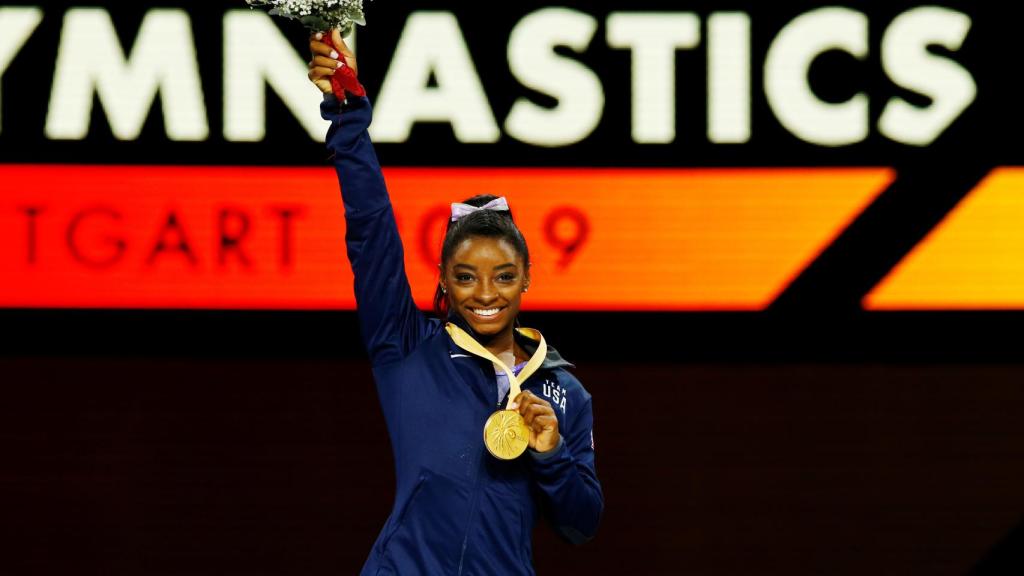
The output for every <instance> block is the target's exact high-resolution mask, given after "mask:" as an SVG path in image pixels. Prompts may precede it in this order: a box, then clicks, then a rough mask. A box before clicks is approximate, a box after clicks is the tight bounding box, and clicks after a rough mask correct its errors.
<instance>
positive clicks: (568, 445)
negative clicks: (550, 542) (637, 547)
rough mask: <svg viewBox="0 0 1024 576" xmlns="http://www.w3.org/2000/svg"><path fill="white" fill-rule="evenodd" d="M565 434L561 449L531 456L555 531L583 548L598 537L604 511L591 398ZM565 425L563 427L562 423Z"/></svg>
mask: <svg viewBox="0 0 1024 576" xmlns="http://www.w3.org/2000/svg"><path fill="white" fill-rule="evenodd" d="M584 396H585V401H584V403H583V405H582V406H581V408H580V411H579V412H578V413H577V414H576V417H575V418H573V419H572V421H571V428H570V429H569V430H561V432H562V437H561V440H560V441H559V443H558V447H557V448H555V449H554V450H552V451H551V452H546V453H537V452H531V453H530V456H531V460H532V467H533V476H534V481H535V484H536V485H537V488H538V489H539V490H540V492H541V493H542V494H543V499H544V502H543V505H544V506H543V507H544V509H545V511H546V515H547V517H548V520H549V521H550V522H551V524H552V526H553V527H554V529H555V530H556V531H557V532H558V533H559V534H560V535H561V536H562V537H563V538H565V539H566V540H568V541H569V542H571V543H573V544H583V543H584V542H587V541H588V540H590V539H591V538H593V537H594V535H595V534H596V533H597V525H598V523H599V522H600V520H601V512H602V510H603V509H604V495H603V494H602V492H601V482H600V481H599V480H598V479H597V472H596V471H595V469H594V441H593V438H594V437H593V424H594V415H593V411H592V410H591V399H590V395H589V394H586V392H584ZM559 424H560V425H561V423H559Z"/></svg>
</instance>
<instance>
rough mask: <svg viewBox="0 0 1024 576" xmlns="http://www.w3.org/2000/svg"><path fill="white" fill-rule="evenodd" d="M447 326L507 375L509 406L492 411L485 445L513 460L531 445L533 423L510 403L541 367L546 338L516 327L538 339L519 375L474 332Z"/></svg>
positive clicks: (466, 347) (498, 455)
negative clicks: (479, 339)
mask: <svg viewBox="0 0 1024 576" xmlns="http://www.w3.org/2000/svg"><path fill="white" fill-rule="evenodd" d="M445 329H446V330H447V331H448V335H449V336H451V337H452V341H453V342H455V344H456V345H458V347H459V348H462V349H463V350H465V351H467V352H469V353H470V354H473V355H475V356H479V357H481V358H486V359H488V360H490V361H491V362H492V363H494V365H495V366H496V367H497V368H499V369H501V370H502V371H504V372H505V374H506V375H507V376H508V383H509V394H508V403H507V404H505V408H506V409H505V410H498V411H497V412H495V413H494V414H491V417H490V418H488V419H487V422H486V423H485V424H484V446H486V447H487V451H488V452H490V453H491V454H493V455H494V457H495V458H498V459H501V460H514V459H516V458H518V457H520V456H522V454H523V452H526V447H527V446H529V445H530V427H529V426H527V425H526V420H524V419H523V417H522V415H520V414H519V412H516V411H515V410H508V407H509V406H511V405H512V402H513V401H515V399H516V397H517V396H519V392H520V391H521V390H522V383H523V382H525V381H526V379H527V378H529V377H530V376H531V375H533V373H534V372H536V371H537V369H538V368H540V365H541V364H542V363H543V362H544V358H546V357H547V353H548V345H547V343H546V342H544V337H543V336H541V334H540V332H537V331H536V330H531V329H529V328H516V331H517V332H519V333H520V334H522V335H523V336H525V337H527V338H529V339H531V340H534V341H536V342H537V350H536V351H535V352H534V353H533V357H532V358H530V361H529V362H527V363H526V366H524V367H523V369H522V371H521V372H519V375H518V376H517V375H516V374H515V372H513V371H512V369H511V368H509V367H508V366H506V365H505V363H504V362H502V361H501V360H500V359H498V357H497V356H495V355H494V354H491V353H490V352H489V351H488V350H487V349H486V348H484V347H483V345H482V344H480V343H479V342H477V341H476V340H474V339H473V337H472V336H470V335H469V334H466V332H465V331H463V330H462V329H461V328H459V327H458V326H456V325H454V324H452V323H450V322H449V323H448V325H447V326H445Z"/></svg>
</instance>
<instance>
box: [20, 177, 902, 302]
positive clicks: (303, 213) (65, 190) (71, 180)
mask: <svg viewBox="0 0 1024 576" xmlns="http://www.w3.org/2000/svg"><path fill="white" fill-rule="evenodd" d="M386 177H387V180H388V185H389V188H390V192H391V196H392V201H393V203H394V205H395V207H396V213H397V215H398V219H399V227H400V229H401V232H402V236H403V238H404V240H405V246H406V260H407V262H406V263H407V268H408V271H409V275H410V279H411V283H412V286H413V293H414V295H415V297H416V298H417V301H418V302H419V303H420V304H421V305H423V306H428V305H429V301H430V298H431V296H432V294H433V292H432V289H433V286H434V284H435V282H436V270H437V269H436V261H435V259H436V254H437V251H438V246H439V242H440V236H441V232H442V229H443V225H444V220H445V218H446V214H447V210H448V208H447V206H448V204H449V203H450V202H451V201H452V200H459V199H462V198H465V197H468V196H472V195H474V194H477V193H481V192H488V193H492V194H498V195H505V196H508V198H509V201H510V203H511V205H512V207H513V210H514V211H515V214H516V218H517V220H518V221H519V223H520V226H521V227H522V229H523V232H524V234H525V235H526V237H527V239H528V240H529V241H530V246H531V251H532V259H533V265H534V268H533V283H532V285H531V289H530V293H529V295H528V298H527V300H526V301H525V305H526V306H527V307H528V308H532V309H559V310H760V309H763V308H765V307H766V306H767V305H768V304H769V303H770V302H771V301H772V300H773V299H774V298H775V297H776V296H777V295H778V294H779V293H780V292H781V291H782V290H784V289H785V287H786V286H787V285H788V284H789V283H790V282H791V281H792V280H793V278H794V277H795V276H796V275H797V274H799V272H800V271H801V270H802V269H803V268H804V267H806V266H807V265H808V264H809V263H810V262H811V261H812V260H813V259H814V258H815V257H816V256H817V255H818V254H819V253H820V252H821V250H823V249H824V248H825V247H826V246H827V245H828V244H829V243H830V242H831V241H832V240H833V239H834V238H835V236H836V235H838V234H839V233H840V232H841V231H842V230H843V229H845V227H846V226H847V225H848V224H849V222H850V221H851V220H852V219H853V218H854V217H856V215H858V214H859V213H860V212H861V211H862V210H863V209H864V208H865V207H866V206H867V205H868V204H869V203H870V202H871V201H872V200H873V199H874V198H875V197H876V196H877V195H878V193H879V192H880V191H881V190H882V189H884V188H885V187H886V186H887V185H888V183H889V182H890V181H891V179H892V174H891V171H890V170H887V169H721V170H690V169H685V170H684V169H679V170H676V169H666V170H648V169H469V168H452V169H415V168H395V169H389V170H386ZM0 182H3V184H2V186H3V189H2V192H0V263H2V265H3V267H4V269H5V270H8V271H13V272H14V274H13V278H10V280H8V281H7V282H5V283H2V284H0V306H4V307H56V308H61V307H96V308H122V307H128V308H243V309H264V308H266V309H351V308H352V307H353V306H354V301H353V297H352V291H351V285H352V278H351V273H350V272H349V269H348V263H347V261H346V259H345V251H344V229H345V226H344V219H343V211H342V205H341V201H340V199H339V195H338V192H337V181H336V179H335V176H334V174H333V171H332V170H330V169H324V168H227V167H216V168H198V167H100V166H86V167H70V166H16V165H6V166H2V165H0ZM30 207H37V208H38V209H39V210H40V212H39V213H38V215H37V216H35V217H34V219H33V218H30V217H29V215H28V214H27V213H26V212H25V209H27V208H30ZM286 209H287V210H291V211H292V215H291V216H290V217H287V216H284V215H282V212H281V211H282V210H286ZM225 210H226V211H227V212H226V214H227V216H226V217H224V224H223V225H224V227H225V229H226V233H227V234H228V236H232V235H234V236H238V235H240V234H241V231H242V229H243V226H244V222H245V221H246V220H247V222H248V233H247V234H246V235H245V236H244V238H242V240H240V242H239V246H240V248H239V249H237V250H227V251H226V252H224V253H223V254H222V253H221V252H222V250H221V248H220V244H221V238H220V236H221V232H220V230H219V227H220V226H221V224H220V223H219V222H220V218H221V213H222V211H225ZM76 218H77V222H78V224H77V226H76V225H75V222H76ZM32 222H34V223H35V236H34V238H35V240H34V242H35V244H34V248H33V247H32V246H31V245H30V224H31V223H32ZM288 226H290V227H291V234H290V235H289V234H286V233H285V232H286V230H287V228H288ZM161 238H162V239H163V241H164V243H165V244H166V245H168V246H171V247H172V248H173V247H177V246H178V243H179V242H181V241H182V240H183V239H184V240H185V241H187V242H188V245H189V247H190V249H191V256H192V258H194V261H192V260H191V259H190V258H189V256H188V255H186V254H185V253H183V252H182V251H176V250H173V249H171V250H165V251H163V252H157V253H155V254H154V248H155V247H156V246H157V245H158V243H159V242H160V240H161ZM286 238H287V239H288V240H287V241H286ZM289 242H290V244H289ZM33 250H34V252H33ZM30 253H32V254H34V257H35V261H34V263H33V262H29V256H30ZM222 257H223V258H224V261H223V262H221V258H222ZM243 257H244V258H246V259H248V266H246V265H245V263H244V260H243ZM105 261H106V263H104V262H105ZM288 261H290V264H289V263H288ZM89 262H91V263H92V264H89Z"/></svg>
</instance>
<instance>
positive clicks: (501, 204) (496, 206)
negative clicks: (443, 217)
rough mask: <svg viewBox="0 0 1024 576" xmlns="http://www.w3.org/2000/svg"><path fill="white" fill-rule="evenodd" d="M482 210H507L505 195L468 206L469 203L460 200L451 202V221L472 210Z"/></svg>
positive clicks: (470, 212)
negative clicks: (481, 204)
mask: <svg viewBox="0 0 1024 576" xmlns="http://www.w3.org/2000/svg"><path fill="white" fill-rule="evenodd" d="M482 210H500V211H504V212H508V201H507V200H505V197H504V196H502V197H501V198H495V199H494V200H491V201H490V202H488V203H487V204H484V205H483V206H470V205H469V204H463V203H461V202H453V203H452V222H455V221H457V220H458V219H459V218H462V217H463V216H468V215H470V214H472V213H473V212H480V211H482Z"/></svg>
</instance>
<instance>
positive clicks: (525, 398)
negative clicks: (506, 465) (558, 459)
mask: <svg viewBox="0 0 1024 576" xmlns="http://www.w3.org/2000/svg"><path fill="white" fill-rule="evenodd" d="M512 409H513V410H515V411H517V412H519V413H520V414H521V415H522V416H523V419H524V420H526V426H527V427H529V428H530V448H532V449H533V450H534V451H536V452H549V451H551V450H554V449H555V448H557V447H558V439H559V435H558V418H557V417H555V410H554V409H553V408H552V407H551V404H549V403H548V402H547V401H545V400H543V399H541V398H538V397H537V396H535V395H534V394H533V393H532V392H530V391H529V390H524V391H523V392H522V393H520V394H519V396H516V397H515V400H514V403H513V407H512Z"/></svg>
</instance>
